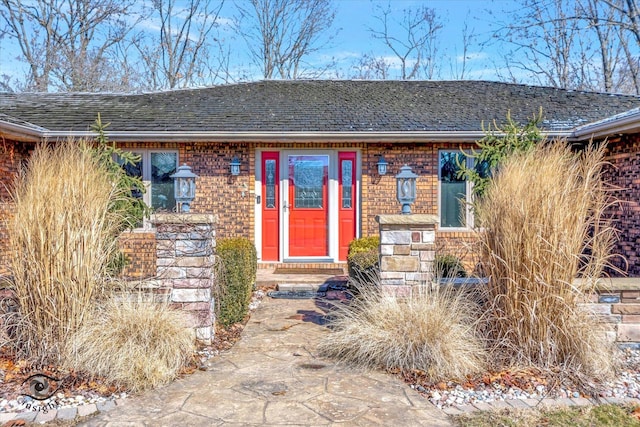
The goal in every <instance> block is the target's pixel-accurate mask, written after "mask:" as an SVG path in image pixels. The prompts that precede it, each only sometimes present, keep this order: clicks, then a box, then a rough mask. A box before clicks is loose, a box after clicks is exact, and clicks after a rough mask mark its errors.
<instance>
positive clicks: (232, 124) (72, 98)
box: [0, 80, 640, 132]
mask: <svg viewBox="0 0 640 427" xmlns="http://www.w3.org/2000/svg"><path fill="white" fill-rule="evenodd" d="M639 106H640V97H638V96H629V95H611V94H603V93H595V92H579V91H570V90H562V89H555V88H549V87H537V86H526V85H518V84H508V83H498V82H489V81H357V80H291V81H287V80H268V81H259V82H252V83H240V84H232V85H224V86H213V87H208V88H200V89H182V90H174V91H165V92H154V93H146V94H104V93H18V94H7V93H2V94H0V114H3V115H6V116H10V117H12V118H14V120H18V121H21V122H28V123H31V124H33V125H35V126H39V127H42V128H46V129H48V130H51V131H86V130H88V129H89V126H90V125H91V124H92V123H93V122H94V121H95V119H96V117H97V115H98V113H100V114H101V116H102V120H103V122H104V123H111V126H110V127H109V130H113V131H122V132H125V131H137V132H180V131H191V132H195V131H199V132H403V131H478V130H480V129H481V123H482V122H484V123H485V124H487V123H489V122H491V121H492V120H497V121H498V122H502V121H504V118H505V116H506V114H507V111H510V112H511V116H512V118H513V119H514V120H516V121H517V122H520V123H524V122H525V121H526V120H527V119H529V118H531V117H532V115H533V114H535V113H537V112H538V110H539V109H540V108H542V109H543V114H544V117H545V123H544V127H545V129H547V130H549V131H564V130H571V129H573V128H575V127H577V126H580V125H583V124H586V123H591V122H595V121H598V120H602V119H605V118H607V117H610V116H613V115H615V114H620V113H622V112H625V111H627V110H630V109H632V108H636V107H639Z"/></svg>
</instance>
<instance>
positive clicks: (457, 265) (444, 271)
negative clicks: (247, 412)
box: [434, 254, 467, 279]
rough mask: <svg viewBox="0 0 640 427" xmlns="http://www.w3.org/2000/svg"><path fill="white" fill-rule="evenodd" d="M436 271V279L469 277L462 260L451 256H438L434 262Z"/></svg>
mask: <svg viewBox="0 0 640 427" xmlns="http://www.w3.org/2000/svg"><path fill="white" fill-rule="evenodd" d="M434 270H435V273H436V277H440V278H444V279H453V278H456V277H467V271H466V270H465V269H464V266H463V265H462V261H460V258H458V257H457V256H455V255H451V254H438V255H436V257H435V260H434Z"/></svg>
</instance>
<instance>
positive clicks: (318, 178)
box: [288, 155, 329, 257]
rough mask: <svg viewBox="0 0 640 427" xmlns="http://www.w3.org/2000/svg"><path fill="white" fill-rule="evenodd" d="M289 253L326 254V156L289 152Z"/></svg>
mask: <svg viewBox="0 0 640 427" xmlns="http://www.w3.org/2000/svg"><path fill="white" fill-rule="evenodd" d="M288 167H289V169H288V172H289V194H288V196H289V203H288V205H289V206H288V207H289V256H292V257H304V256H307V257H308V256H312V257H313V256H327V255H328V254H329V244H328V236H327V228H328V199H329V197H328V186H327V184H328V181H329V156H328V155H290V156H289V158H288Z"/></svg>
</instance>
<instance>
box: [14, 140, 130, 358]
mask: <svg viewBox="0 0 640 427" xmlns="http://www.w3.org/2000/svg"><path fill="white" fill-rule="evenodd" d="M11 195H12V202H13V212H12V214H13V215H12V217H11V218H10V220H9V222H8V230H9V234H10V239H9V240H10V246H9V248H10V249H9V256H10V258H11V261H10V263H11V275H12V279H13V280H12V283H11V287H12V288H13V290H14V291H15V295H16V299H17V306H18V310H17V312H15V313H11V315H10V316H8V317H6V319H5V325H6V326H7V328H8V330H9V331H10V332H11V336H10V339H11V343H10V344H11V345H12V346H13V348H14V350H16V352H17V354H18V356H19V357H24V358H27V359H29V360H32V361H36V362H37V361H41V362H42V361H55V360H54V359H59V357H60V354H61V350H62V349H63V348H64V347H65V345H66V342H67V339H68V337H69V335H70V333H72V332H73V331H75V330H76V329H77V328H78V326H79V325H81V324H82V323H83V322H84V321H85V320H86V317H87V313H88V312H89V311H90V310H91V308H92V303H93V302H94V301H95V300H97V299H99V298H101V296H102V295H103V293H104V291H105V288H106V283H107V277H108V266H109V264H110V261H111V260H113V259H114V257H115V256H116V254H117V253H118V247H117V241H116V236H117V234H118V231H119V230H121V229H122V221H123V215H122V214H121V212H119V210H118V209H114V208H113V206H114V204H115V203H117V201H118V200H119V199H120V198H121V197H126V194H123V193H122V192H121V190H120V189H119V188H118V187H117V186H114V185H112V183H111V181H110V180H109V179H107V171H106V169H105V167H104V166H103V165H102V164H101V163H100V160H99V159H98V158H97V156H95V154H94V153H93V152H92V151H91V149H90V148H88V147H87V146H86V145H85V144H83V143H81V142H77V141H71V140H69V141H66V142H61V143H57V144H55V145H52V144H41V145H39V146H38V147H37V148H36V149H35V151H34V152H33V154H32V156H31V157H30V159H29V162H28V164H27V166H26V168H25V169H24V170H23V171H21V173H20V174H19V176H18V177H17V179H16V181H15V184H14V186H13V188H12V189H11Z"/></svg>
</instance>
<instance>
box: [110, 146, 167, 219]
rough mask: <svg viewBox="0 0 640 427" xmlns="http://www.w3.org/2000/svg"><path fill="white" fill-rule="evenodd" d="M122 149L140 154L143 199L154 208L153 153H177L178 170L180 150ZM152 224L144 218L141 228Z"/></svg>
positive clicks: (148, 205) (150, 207)
mask: <svg viewBox="0 0 640 427" xmlns="http://www.w3.org/2000/svg"><path fill="white" fill-rule="evenodd" d="M122 151H124V152H127V153H132V154H134V155H136V156H140V159H141V161H142V183H143V185H144V189H145V191H144V194H143V195H142V201H143V202H144V204H145V205H147V207H149V209H153V208H152V206H151V153H171V154H175V155H176V170H177V168H178V166H179V165H180V153H179V152H178V150H163V149H159V148H153V149H146V148H145V149H139V148H131V149H129V148H123V149H122ZM149 227H150V224H149V221H148V219H147V218H144V220H143V226H142V227H141V228H145V229H146V228H149Z"/></svg>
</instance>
